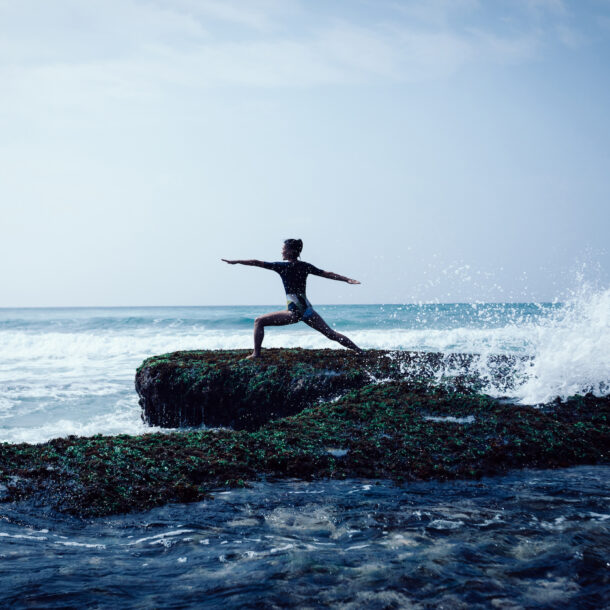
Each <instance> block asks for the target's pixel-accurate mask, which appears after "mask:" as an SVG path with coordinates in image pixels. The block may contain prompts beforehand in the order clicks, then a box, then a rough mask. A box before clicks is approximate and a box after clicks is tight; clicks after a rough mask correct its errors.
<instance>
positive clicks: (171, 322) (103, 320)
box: [0, 290, 610, 443]
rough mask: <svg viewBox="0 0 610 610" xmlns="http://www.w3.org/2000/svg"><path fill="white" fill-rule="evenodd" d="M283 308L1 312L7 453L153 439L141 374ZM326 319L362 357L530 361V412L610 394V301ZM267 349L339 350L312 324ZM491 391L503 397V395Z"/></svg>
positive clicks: (368, 310) (243, 341)
mask: <svg viewBox="0 0 610 610" xmlns="http://www.w3.org/2000/svg"><path fill="white" fill-rule="evenodd" d="M275 309H278V307H277V306H276V307H274V306H251V307H137V308H136V307H134V308H79V309H67V308H66V309H64V308H62V309H0V442H1V441H7V442H27V443H38V442H43V441H45V440H49V439H51V438H55V437H60V436H67V435H70V434H77V435H93V434H98V433H100V434H118V433H128V434H138V433H141V432H144V431H146V430H150V428H147V427H146V426H144V424H143V423H142V420H141V417H140V413H141V411H140V407H139V406H138V399H137V395H136V394H135V392H134V376H135V370H136V367H137V366H138V365H139V364H140V363H141V362H142V360H143V359H144V358H147V357H149V356H152V355H154V354H162V353H166V352H172V351H176V350H188V349H232V348H251V346H252V325H253V322H254V319H255V318H256V316H258V315H261V314H263V313H266V312H268V311H273V310H275ZM316 309H317V311H318V312H319V313H320V314H321V315H322V316H323V317H324V318H325V319H326V321H327V322H328V324H329V325H331V326H332V327H333V328H336V329H337V330H338V331H340V332H343V333H345V334H347V335H348V336H349V337H350V338H351V339H352V340H354V341H355V342H356V343H357V344H358V345H360V346H361V347H363V348H378V349H389V350H423V351H434V352H443V353H451V352H467V353H477V354H482V355H483V356H486V355H490V354H519V355H528V356H531V357H532V360H531V362H528V363H527V365H524V367H523V369H522V370H518V371H515V374H516V375H517V376H518V382H517V383H516V384H515V385H516V387H515V389H514V396H513V398H515V399H516V400H519V401H521V402H523V403H527V404H536V403H540V402H545V401H549V400H552V399H553V398H555V397H556V396H561V397H567V396H570V395H572V394H575V393H579V392H587V391H592V392H594V393H596V394H599V395H604V394H607V393H608V392H610V389H609V388H610V290H606V291H605V292H604V291H601V292H593V293H588V294H581V295H579V296H578V297H575V298H574V299H573V300H572V301H569V302H564V303H555V304H549V303H541V304H538V303H522V304H501V303H491V304H489V303H488V304H485V303H480V304H431V305H327V306H317V307H316ZM264 346H267V347H297V346H300V347H305V348H323V347H333V348H339V347H340V346H339V345H338V344H336V343H333V342H331V341H329V340H328V339H326V338H325V337H324V336H322V335H321V334H319V333H317V332H315V331H313V330H312V329H310V328H309V327H308V326H306V325H305V324H304V323H302V322H301V323H298V324H295V325H291V326H285V327H275V328H268V329H267V330H266V336H265V342H264ZM484 361H485V359H484V358H483V359H482V363H484ZM482 373H483V371H482ZM486 389H487V391H488V392H489V393H490V394H497V393H498V390H497V389H496V388H494V387H493V386H490V387H488V388H486Z"/></svg>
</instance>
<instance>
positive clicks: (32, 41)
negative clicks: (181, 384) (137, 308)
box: [0, 0, 610, 307]
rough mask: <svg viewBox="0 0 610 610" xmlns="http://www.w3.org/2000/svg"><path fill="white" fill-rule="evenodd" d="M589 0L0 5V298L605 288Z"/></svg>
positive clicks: (162, 299)
mask: <svg viewBox="0 0 610 610" xmlns="http://www.w3.org/2000/svg"><path fill="white" fill-rule="evenodd" d="M609 65H610V1H609V0H573V1H568V0H564V1H562V0H506V1H502V0H497V1H492V0H478V1H477V0H404V1H401V0H302V1H301V0H87V1H84V0H54V1H53V2H48V1H46V0H19V1H16V0H0V206H1V221H0V273H1V277H2V282H1V286H0V307H43V306H123V305H245V304H272V303H275V304H281V303H282V302H283V292H282V287H281V282H280V280H279V278H278V276H277V275H276V274H275V273H273V272H269V271H266V270H263V269H258V268H252V267H240V266H229V265H226V264H225V263H222V262H221V261H220V259H221V258H235V259H241V258H245V259H250V258H256V259H260V260H280V259H281V255H280V251H281V247H282V242H283V240H284V239H286V238H301V239H303V241H304V249H303V253H302V258H303V260H306V261H309V262H311V263H313V264H314V265H316V266H318V267H320V268H322V269H325V270H328V271H333V272H336V273H340V274H342V275H346V276H349V277H352V278H355V279H358V280H360V281H361V282H362V284H361V285H359V286H357V285H348V284H345V283H342V282H334V281H329V280H325V279H322V278H317V277H312V278H310V280H309V284H308V295H309V297H310V299H311V300H312V302H314V303H316V302H317V303H345V304H347V303H412V302H421V301H424V302H435V301H440V302H457V301H460V302H478V301H530V300H538V301H550V300H553V299H557V298H559V299H561V298H562V297H563V295H564V294H565V293H566V290H569V289H571V288H573V287H574V284H575V282H578V281H580V279H577V278H580V277H584V278H585V280H587V281H591V282H594V283H597V284H598V285H601V286H602V287H604V286H606V287H607V285H608V284H609V283H610V254H609V251H608V241H609V240H608V229H609V227H610V197H609V195H610V112H608V109H609V108H610V69H608V66H609Z"/></svg>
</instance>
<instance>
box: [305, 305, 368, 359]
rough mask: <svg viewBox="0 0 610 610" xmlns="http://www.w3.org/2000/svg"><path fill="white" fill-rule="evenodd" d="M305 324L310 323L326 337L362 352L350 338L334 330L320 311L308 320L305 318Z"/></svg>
mask: <svg viewBox="0 0 610 610" xmlns="http://www.w3.org/2000/svg"><path fill="white" fill-rule="evenodd" d="M303 322H305V324H308V325H309V326H311V327H312V328H313V329H315V330H317V331H319V332H321V333H322V334H323V335H324V336H325V337H328V338H329V339H331V340H332V341H336V342H337V343H340V344H341V345H343V347H348V348H349V349H353V350H354V351H356V352H361V351H362V350H361V349H360V348H359V347H358V346H357V345H356V344H355V343H354V342H353V341H351V340H350V339H348V338H347V337H346V336H345V335H342V334H341V333H338V332H337V331H336V330H333V329H332V328H331V327H330V326H329V325H328V324H327V323H326V322H325V321H324V320H323V319H322V316H321V315H320V314H319V313H316V312H315V311H314V312H313V314H311V316H309V317H308V318H307V320H303Z"/></svg>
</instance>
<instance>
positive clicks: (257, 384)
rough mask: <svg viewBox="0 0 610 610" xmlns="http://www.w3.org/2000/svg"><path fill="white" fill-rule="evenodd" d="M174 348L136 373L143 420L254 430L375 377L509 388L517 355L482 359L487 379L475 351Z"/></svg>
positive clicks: (175, 425)
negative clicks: (256, 353) (256, 354)
mask: <svg viewBox="0 0 610 610" xmlns="http://www.w3.org/2000/svg"><path fill="white" fill-rule="evenodd" d="M249 353H250V352H249V351H246V350H230V351H221V350H218V351H190V352H175V353H171V354H164V355H161V356H155V357H153V358H149V359H147V360H145V361H144V362H143V364H142V365H141V366H140V367H139V369H138V371H137V374H136V391H137V392H138V395H139V396H140V405H141V406H142V410H143V414H142V416H143V419H144V420H145V421H146V422H147V423H148V424H150V425H154V426H161V427H164V428H180V427H185V426H200V425H202V424H204V425H206V426H210V427H215V426H225V427H230V428H234V429H245V430H254V429H256V428H258V427H260V426H261V425H262V424H264V423H267V422H268V421H270V420H272V419H277V418H279V417H286V416H288V415H294V414H296V413H298V412H300V411H302V410H303V409H304V408H305V407H307V406H309V405H312V404H314V403H315V402H316V401H320V400H325V401H326V400H333V399H336V398H338V397H339V396H341V395H342V394H345V393H346V392H347V391H349V390H354V389H358V388H362V387H364V386H366V385H368V384H371V383H375V382H378V381H389V380H393V381H414V380H422V379H428V380H439V379H442V380H445V381H446V382H448V383H450V384H451V385H452V386H453V387H456V388H458V389H459V388H461V387H468V388H473V387H477V386H479V387H480V386H481V385H484V384H488V383H491V384H493V385H494V386H495V387H498V388H500V389H501V390H504V391H506V390H508V389H510V387H511V383H512V382H513V381H514V378H515V375H514V371H515V367H516V365H517V363H519V362H522V361H523V360H524V359H523V358H516V357H514V356H491V357H489V358H487V361H486V363H485V364H486V367H485V368H486V370H488V371H489V376H488V377H487V378H485V379H481V378H479V377H478V376H477V375H475V374H474V373H473V370H474V369H475V368H476V367H475V365H477V364H478V363H479V359H480V356H478V355H476V354H441V353H429V352H396V351H394V352H391V351H382V350H368V351H366V352H365V353H363V354H355V353H353V352H348V351H346V350H332V349H324V350H304V349H288V350H285V349H268V350H264V351H263V357H262V358H261V359H259V360H256V361H251V360H246V359H245V358H246V356H247V355H248V354H249Z"/></svg>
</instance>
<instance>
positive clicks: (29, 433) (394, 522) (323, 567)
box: [0, 290, 610, 609]
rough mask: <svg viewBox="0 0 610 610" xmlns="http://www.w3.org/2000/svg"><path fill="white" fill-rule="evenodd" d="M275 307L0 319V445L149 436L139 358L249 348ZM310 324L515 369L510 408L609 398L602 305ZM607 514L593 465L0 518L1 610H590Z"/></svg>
mask: <svg viewBox="0 0 610 610" xmlns="http://www.w3.org/2000/svg"><path fill="white" fill-rule="evenodd" d="M274 309H277V307H274V306H272V305H271V306H248V307H162V308H157V307H146V308H141V307H138V308H83V309H0V440H2V441H8V442H29V443H36V442H42V441H45V440H48V439H51V438H55V437H60V436H66V435H69V434H80V435H91V434H98V433H102V434H118V433H129V434H137V433H141V432H145V431H151V430H152V429H151V428H148V427H146V426H145V425H144V424H143V422H142V420H141V416H140V408H139V406H138V402H137V396H136V394H135V391H134V386H133V382H134V374H135V369H136V367H137V366H138V365H139V364H140V363H141V361H142V360H143V359H144V358H146V357H148V356H152V355H154V354H159V353H165V352H171V351H175V350H184V349H226V348H244V349H245V348H249V347H251V344H252V343H251V342H252V324H253V321H254V319H255V318H256V316H258V315H260V314H262V313H266V312H267V311H272V310H274ZM317 310H318V312H319V313H320V314H321V315H322V316H323V317H324V318H325V319H326V320H327V322H328V323H329V324H330V325H331V326H332V327H334V328H336V329H337V330H339V331H341V332H344V333H346V334H347V335H349V336H350V337H351V338H352V339H353V340H354V341H355V342H356V343H358V344H359V345H361V346H362V347H364V348H377V349H389V350H423V351H435V352H443V353H452V352H467V353H476V354H481V355H482V356H483V358H481V360H480V362H481V366H484V363H485V356H486V355H493V354H516V355H522V356H527V357H528V358H527V359H526V362H527V366H525V368H523V369H521V370H516V371H515V375H517V376H518V379H517V381H516V383H515V384H514V389H513V390H512V393H513V395H512V396H511V398H513V399H514V400H517V401H521V402H523V403H527V404H536V403H541V402H545V401H548V400H551V399H553V398H554V397H555V396H561V397H567V396H569V395H572V394H574V393H577V392H588V391H591V392H594V393H596V394H598V395H606V394H608V393H609V387H610V332H609V330H610V290H606V291H597V292H588V293H587V292H583V293H582V294H579V295H576V296H575V297H574V298H573V299H571V300H568V301H564V302H561V303H511V304H502V303H476V304H422V305H352V306H318V307H317ZM265 345H266V346H268V347H296V346H300V347H305V348H323V347H338V346H336V345H334V344H332V343H331V342H329V341H328V340H327V339H326V338H324V337H323V336H322V335H320V334H319V333H316V332H314V331H312V330H311V329H310V328H309V327H307V326H306V325H304V324H302V323H301V324H297V325H293V326H288V327H283V328H271V329H268V330H267V333H266V336H265ZM481 372H482V373H484V371H481ZM486 391H488V392H489V393H491V394H493V393H494V392H497V391H498V390H497V389H496V388H494V387H493V385H490V386H489V387H487V388H486ZM166 432H168V433H169V431H166ZM609 503H610V467H608V466H586V467H577V468H569V469H563V470H556V471H527V470H525V471H520V472H515V473H511V474H509V475H506V476H503V477H497V478H492V479H483V480H482V481H479V482H460V481H458V482H450V483H438V482H434V481H431V482H422V483H408V484H404V485H401V486H396V485H394V484H392V483H391V482H387V481H363V480H348V481H341V482H339V481H318V482H313V483H312V482H302V481H280V482H270V481H260V482H257V483H255V484H254V485H253V486H252V487H251V488H249V489H240V490H227V491H222V490H220V491H219V492H217V493H215V494H214V497H213V499H210V500H206V501H205V502H200V503H195V504H191V505H169V506H165V507H160V508H158V509H155V510H152V511H147V512H144V513H136V514H131V515H118V516H114V517H111V518H100V519H88V520H82V519H79V518H75V517H69V516H66V515H60V514H57V513H54V512H53V511H51V510H50V509H45V508H41V507H38V506H34V505H33V504H31V503H21V504H16V505H6V504H0V584H1V585H2V587H1V588H0V605H2V606H6V607H15V608H20V607H24V608H25V607H27V608H36V607H44V608H54V607H57V608H65V607H112V608H133V607H135V608H149V607H171V608H182V607H210V608H217V607H235V608H238V607H239V608H244V607H246V608H247V607H275V608H282V607H287V606H304V607H312V608H315V607H326V606H328V605H332V606H336V607H342V608H362V607H365V608H366V607H370V608H437V607H439V608H440V607H442V608H488V607H493V608H511V609H512V608H530V607H537V608H596V609H597V608H603V607H607V604H608V599H610V552H609V550H608V549H610V512H609V511H608V506H609Z"/></svg>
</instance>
